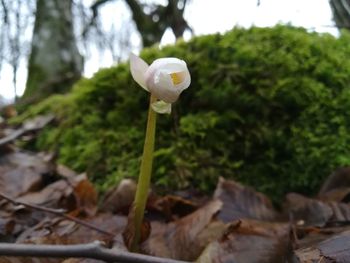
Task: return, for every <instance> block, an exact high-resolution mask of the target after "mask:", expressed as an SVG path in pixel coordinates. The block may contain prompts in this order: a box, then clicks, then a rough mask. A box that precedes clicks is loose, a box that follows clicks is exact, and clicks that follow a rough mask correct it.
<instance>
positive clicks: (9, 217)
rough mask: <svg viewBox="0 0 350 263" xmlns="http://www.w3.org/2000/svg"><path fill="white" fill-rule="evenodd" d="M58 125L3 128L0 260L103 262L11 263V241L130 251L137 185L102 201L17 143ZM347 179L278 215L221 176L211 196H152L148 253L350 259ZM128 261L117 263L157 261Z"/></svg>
mask: <svg viewBox="0 0 350 263" xmlns="http://www.w3.org/2000/svg"><path fill="white" fill-rule="evenodd" d="M52 119H53V117H52V116H40V117H37V118H36V119H34V120H29V121H27V122H26V123H24V124H23V125H22V126H21V127H10V126H8V125H6V123H5V122H3V123H1V124H0V125H1V126H0V127H1V128H0V207H1V210H0V241H1V243H0V263H3V262H16V263H18V262H65V263H72V262H104V261H101V260H98V259H96V258H98V257H95V259H92V258H93V257H94V251H92V252H91V253H81V254H80V258H75V259H73V258H71V257H70V256H72V255H73V254H67V256H66V258H64V259H62V258H53V257H50V258H49V257H41V258H39V257H37V256H39V255H40V253H39V254H36V255H37V256H36V257H34V256H32V257H19V256H17V257H10V256H7V255H8V254H6V253H3V249H2V246H4V244H5V245H13V246H14V247H15V246H16V245H17V244H27V245H30V244H31V245H35V246H38V248H40V246H42V245H74V244H90V245H91V244H96V243H92V242H95V241H100V242H101V243H100V244H103V246H104V247H106V248H107V249H108V250H110V251H113V253H116V254H118V253H124V252H127V248H126V246H125V244H124V239H123V232H124V230H125V227H126V224H127V221H128V217H127V214H128V211H129V208H130V206H131V204H132V201H133V198H134V194H135V189H136V183H135V182H134V181H133V180H131V179H124V180H122V181H121V182H120V184H119V185H117V186H115V188H113V189H110V191H109V192H108V193H107V194H106V195H104V196H98V193H97V191H96V190H95V188H94V185H93V184H92V183H91V182H90V181H89V179H88V177H87V176H86V174H84V173H83V174H77V173H76V172H74V171H72V170H71V169H69V168H68V167H65V166H64V165H61V164H57V163H56V162H55V159H56V158H55V157H56V156H55V154H53V153H44V152H39V153H37V152H30V151H28V150H24V149H21V148H20V147H19V146H18V145H20V143H18V142H20V141H23V140H25V141H28V140H33V139H35V137H36V134H37V133H38V132H39V131H40V129H42V128H43V127H44V126H45V125H46V124H48V123H49V122H50V121H51V120H52ZM347 178H350V169H347V168H344V169H342V170H338V171H336V172H335V173H333V174H332V175H331V176H330V177H329V178H328V179H327V181H326V182H325V184H324V186H323V187H322V188H321V189H322V190H320V192H319V194H318V196H317V197H314V198H311V197H305V196H303V195H300V194H297V193H289V194H287V195H286V197H285V201H284V202H283V205H282V206H281V207H280V208H279V209H276V208H275V207H274V206H273V205H272V203H271V201H270V200H269V199H268V198H267V197H266V196H265V195H263V194H262V193H258V192H256V191H255V190H254V189H252V188H249V187H245V186H243V185H241V184H239V183H238V182H235V181H231V180H226V179H224V178H220V179H219V181H218V184H217V188H216V190H215V192H214V193H213V195H211V196H203V195H201V196H200V195H198V194H197V193H194V192H190V191H183V192H178V193H176V194H171V195H166V196H159V195H157V193H155V192H153V191H150V195H149V199H148V203H147V214H146V219H147V221H148V222H149V228H148V230H149V231H145V234H144V236H143V239H144V242H143V243H142V254H143V255H152V256H154V257H158V258H161V259H159V260H160V261H159V262H171V261H167V259H175V260H178V261H180V260H181V261H187V262H188V261H197V262H238V263H240V262H244V263H250V262H252V263H253V262H254V263H255V262H256V263H258V262H260V263H265V262H266V263H273V262H303V263H306V262H350V260H349V259H348V258H350V246H349V245H348V244H350V206H349V204H348V202H349V201H350V198H349V197H350V184H349V183H348V184H347V182H348V181H350V180H348V179H347ZM5 248H7V249H8V247H6V246H5ZM41 248H42V247H41ZM85 248H87V247H85ZM43 249H44V250H45V247H43ZM67 251H68V249H67ZM39 252H40V251H39ZM41 252H42V251H41ZM5 255H6V256H5ZM14 255H23V254H16V253H15V254H14ZM45 255H46V256H47V254H45V253H42V254H41V255H40V256H45ZM128 256H130V255H129V254H126V257H125V261H120V262H155V261H152V259H150V258H147V257H145V258H144V260H143V259H142V256H141V259H140V258H134V259H133V258H128ZM102 258H103V257H101V259H102ZM162 258H163V259H162ZM128 260H129V261H128ZM138 260H139V261H138ZM154 260H156V258H154Z"/></svg>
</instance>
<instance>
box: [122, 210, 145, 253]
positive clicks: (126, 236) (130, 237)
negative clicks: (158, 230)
mask: <svg viewBox="0 0 350 263" xmlns="http://www.w3.org/2000/svg"><path fill="white" fill-rule="evenodd" d="M134 217H135V207H134V206H132V207H131V208H130V212H129V215H128V223H127V225H126V227H125V229H124V231H123V240H124V244H125V245H126V247H127V248H128V249H129V251H132V250H133V249H135V248H134V247H133V243H134V240H135V234H136V229H135V225H134ZM140 232H141V233H140V239H139V241H138V245H139V244H141V243H143V242H144V241H145V240H146V239H147V238H148V237H149V235H150V233H151V224H150V223H149V221H148V220H147V219H146V218H143V222H142V225H141V229H140ZM135 241H136V240H135Z"/></svg>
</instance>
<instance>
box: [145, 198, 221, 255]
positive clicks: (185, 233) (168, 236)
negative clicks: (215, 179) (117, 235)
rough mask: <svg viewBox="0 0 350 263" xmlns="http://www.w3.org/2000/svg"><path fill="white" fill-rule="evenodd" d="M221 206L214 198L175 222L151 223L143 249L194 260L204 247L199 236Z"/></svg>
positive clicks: (149, 252) (152, 253)
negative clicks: (150, 230)
mask: <svg viewBox="0 0 350 263" xmlns="http://www.w3.org/2000/svg"><path fill="white" fill-rule="evenodd" d="M221 207H222V202H221V201H220V200H214V201H211V202H210V203H208V204H207V205H205V206H203V207H201V208H199V209H198V210H196V211H195V212H193V213H192V214H190V215H188V216H186V217H183V218H181V219H179V220H177V221H175V222H172V223H169V224H167V225H165V224H161V223H153V224H152V232H151V236H150V238H149V239H148V240H147V241H146V242H145V243H144V245H143V249H144V250H145V251H146V252H147V253H148V254H150V255H154V256H158V257H165V258H172V259H178V260H187V261H191V260H195V259H196V258H197V257H198V256H199V255H200V253H201V252H202V250H203V248H204V246H203V244H202V243H201V242H200V240H199V236H200V234H201V232H202V231H203V230H204V229H206V227H208V225H210V223H211V222H212V221H213V218H214V217H215V215H216V214H217V213H218V212H219V211H220V209H221Z"/></svg>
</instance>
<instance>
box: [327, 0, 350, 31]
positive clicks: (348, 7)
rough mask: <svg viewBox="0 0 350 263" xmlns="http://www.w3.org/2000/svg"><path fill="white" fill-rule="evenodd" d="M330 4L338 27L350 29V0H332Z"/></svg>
mask: <svg viewBox="0 0 350 263" xmlns="http://www.w3.org/2000/svg"><path fill="white" fill-rule="evenodd" d="M329 4H330V6H331V9H332V12H333V19H334V22H335V24H336V25H337V27H338V28H339V29H340V28H346V29H350V0H330V1H329Z"/></svg>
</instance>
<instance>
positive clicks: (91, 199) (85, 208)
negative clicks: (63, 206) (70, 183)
mask: <svg viewBox="0 0 350 263" xmlns="http://www.w3.org/2000/svg"><path fill="white" fill-rule="evenodd" d="M74 196H75V198H76V203H77V209H78V210H79V211H82V212H84V213H85V214H86V215H87V216H89V217H91V216H94V215H95V214H96V212H97V201H98V196H97V191H96V189H95V187H94V185H93V184H92V183H91V182H90V181H89V180H88V179H85V180H81V181H80V182H78V184H77V185H75V186H74Z"/></svg>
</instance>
